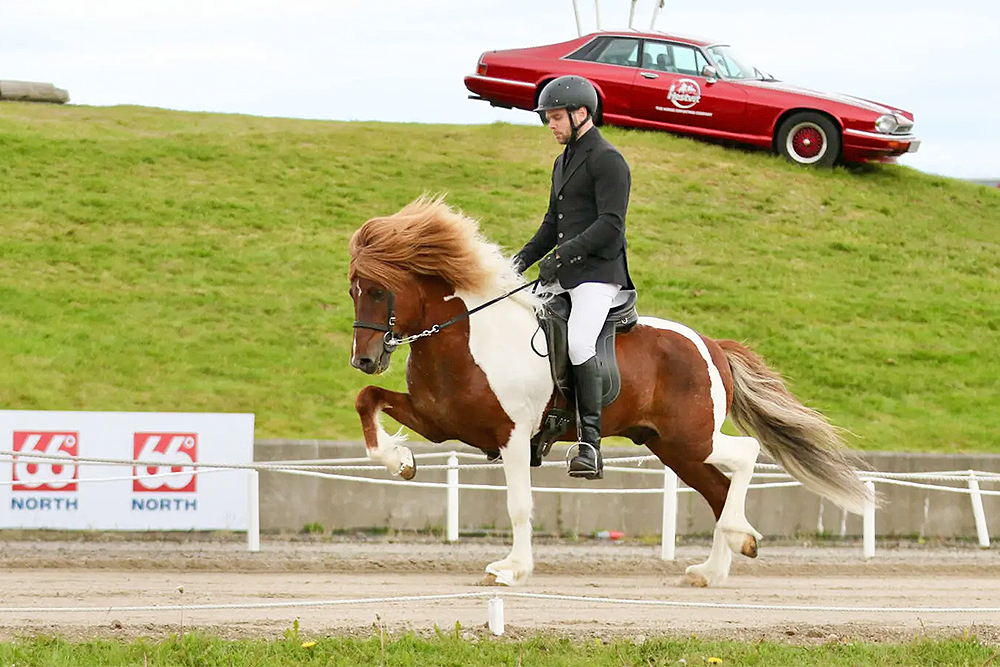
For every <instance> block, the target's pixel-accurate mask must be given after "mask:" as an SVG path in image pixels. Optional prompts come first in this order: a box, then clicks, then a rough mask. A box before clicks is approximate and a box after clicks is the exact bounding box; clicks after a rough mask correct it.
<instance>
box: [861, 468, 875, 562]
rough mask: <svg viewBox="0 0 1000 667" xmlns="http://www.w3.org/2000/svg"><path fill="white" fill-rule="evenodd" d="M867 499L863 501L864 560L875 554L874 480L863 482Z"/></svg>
mask: <svg viewBox="0 0 1000 667" xmlns="http://www.w3.org/2000/svg"><path fill="white" fill-rule="evenodd" d="M865 488H867V489H868V499H867V500H866V501H865V516H864V522H865V523H864V550H865V560H868V559H869V558H873V557H874V556H875V482H873V481H871V480H868V481H867V482H865Z"/></svg>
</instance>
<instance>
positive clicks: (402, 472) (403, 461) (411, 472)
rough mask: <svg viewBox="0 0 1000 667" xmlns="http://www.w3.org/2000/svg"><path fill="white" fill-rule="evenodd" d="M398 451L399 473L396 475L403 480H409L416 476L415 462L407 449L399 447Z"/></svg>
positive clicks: (411, 453)
mask: <svg viewBox="0 0 1000 667" xmlns="http://www.w3.org/2000/svg"><path fill="white" fill-rule="evenodd" d="M399 450H400V451H399V471H398V472H397V473H396V474H397V475H399V476H400V477H402V478H403V479H405V480H411V479H413V478H414V477H416V476H417V460H416V459H415V458H413V452H412V451H411V450H410V448H409V447H400V448H399Z"/></svg>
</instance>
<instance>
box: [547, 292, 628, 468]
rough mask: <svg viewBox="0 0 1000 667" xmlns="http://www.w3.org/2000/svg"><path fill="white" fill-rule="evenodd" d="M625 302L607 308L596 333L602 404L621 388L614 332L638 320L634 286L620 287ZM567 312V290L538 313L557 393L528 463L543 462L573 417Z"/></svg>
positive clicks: (609, 402) (613, 398)
mask: <svg viewBox="0 0 1000 667" xmlns="http://www.w3.org/2000/svg"><path fill="white" fill-rule="evenodd" d="M623 292H624V293H625V294H626V300H625V303H623V304H622V305H620V306H615V307H614V308H612V309H611V310H610V312H608V317H607V319H606V320H605V321H604V327H603V328H602V329H601V334H600V335H599V336H598V337H597V364H598V367H599V368H600V371H601V379H602V381H603V385H604V393H603V396H602V399H601V404H602V405H605V406H606V405H609V404H611V403H613V402H614V400H615V399H616V398H618V394H619V393H620V392H621V385H622V381H621V372H620V371H619V370H618V360H617V358H616V356H615V334H616V333H619V332H620V333H626V332H628V331H631V330H632V327H634V326H635V323H636V322H637V321H638V320H639V314H638V313H637V312H636V309H635V304H636V300H637V298H638V295H637V293H636V291H635V290H623ZM569 312H570V299H569V294H565V293H564V294H559V295H557V296H554V297H552V298H551V299H549V301H547V302H546V304H545V306H544V308H543V309H542V311H541V312H540V313H539V315H538V326H539V328H540V329H541V330H542V331H543V332H544V334H545V340H546V342H547V343H548V351H549V353H548V357H549V370H550V371H551V373H552V381H553V382H554V383H555V386H556V393H555V396H554V400H553V402H552V405H551V406H550V407H549V409H548V411H547V412H546V413H545V416H544V417H543V418H542V425H541V428H540V429H539V430H538V433H536V434H535V435H534V436H532V438H531V465H532V466H533V467H536V468H537V467H538V466H540V465H542V459H543V458H545V456H546V455H547V454H548V453H549V451H550V450H551V449H552V444H553V443H554V442H555V441H556V440H558V439H559V438H560V436H562V435H563V434H564V433H565V432H566V431H567V430H568V429H569V427H570V424H572V423H573V422H575V421H576V401H575V397H574V395H573V386H574V384H573V377H572V373H573V366H572V364H571V363H570V361H569V345H568V343H567V340H568V339H567V321H568V319H569Z"/></svg>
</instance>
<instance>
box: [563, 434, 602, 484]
mask: <svg viewBox="0 0 1000 667" xmlns="http://www.w3.org/2000/svg"><path fill="white" fill-rule="evenodd" d="M584 447H589V448H590V449H591V450H592V451H593V453H594V457H593V460H594V467H593V468H591V467H590V466H589V464H590V460H588V459H584V460H585V461H586V464H583V461H581V464H583V465H587V467H586V468H583V467H581V468H579V469H577V470H574V469H573V464H574V463H576V462H577V459H581V458H583V448H584ZM574 449H576V452H577V453H576V455H575V456H570V454H572V453H573V450H574ZM566 474H568V475H569V476H570V477H577V478H580V479H604V457H603V456H601V449H600V447H595V446H594V445H592V444H590V443H589V442H583V441H580V442H577V443H574V444H572V445H570V447H569V449H567V450H566Z"/></svg>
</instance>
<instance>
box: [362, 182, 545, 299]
mask: <svg viewBox="0 0 1000 667" xmlns="http://www.w3.org/2000/svg"><path fill="white" fill-rule="evenodd" d="M349 249H350V255H351V264H350V274H349V275H350V279H351V280H354V279H355V278H356V277H362V278H367V279H369V280H374V281H375V282H377V283H380V284H382V285H384V286H385V287H387V288H389V289H391V290H394V291H396V290H399V289H401V288H402V286H403V284H404V283H405V281H406V278H407V275H408V274H418V275H424V276H439V277H440V278H442V279H444V280H445V282H447V283H448V284H450V285H451V286H452V287H454V288H455V290H456V291H465V292H471V293H473V294H476V295H479V296H483V297H486V296H492V295H495V294H498V293H500V292H504V291H509V290H511V289H514V288H515V287H517V286H518V285H521V284H523V279H522V278H521V276H520V275H518V274H517V272H516V271H514V270H513V267H512V266H511V262H510V259H508V258H507V257H506V256H505V255H504V254H503V252H502V251H501V250H500V247H499V246H497V245H496V244H494V243H491V242H490V241H487V240H486V239H485V238H484V237H483V236H482V234H481V233H480V231H479V224H478V223H477V222H476V221H475V220H473V219H472V218H470V217H468V216H466V215H465V214H463V213H462V212H461V211H458V210H455V209H453V208H451V207H450V206H448V205H447V204H446V203H445V202H444V197H443V196H441V195H438V196H436V197H429V196H427V195H422V196H420V197H418V198H417V199H415V200H413V201H412V202H410V203H409V204H407V205H406V206H404V207H403V209H402V210H400V211H399V212H398V213H394V214H392V215H388V216H383V217H378V218H372V219H371V220H369V221H368V222H366V223H365V224H363V225H361V228H360V229H358V231H356V232H354V236H352V237H351V242H350V245H349ZM522 293H523V292H522ZM518 296H520V294H519V295H518ZM518 301H521V302H522V303H525V304H526V305H530V299H518Z"/></svg>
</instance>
